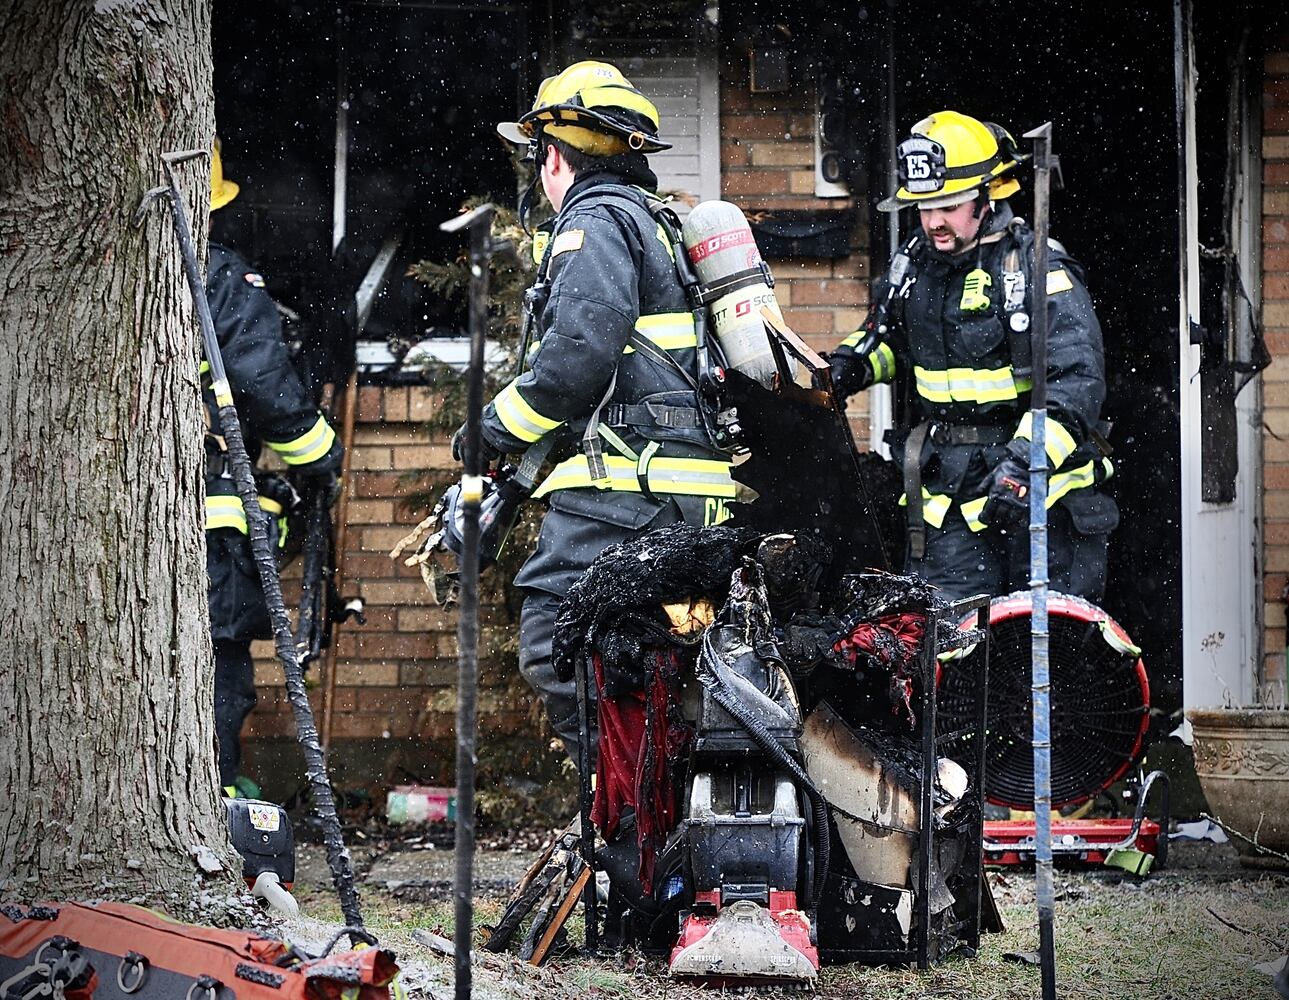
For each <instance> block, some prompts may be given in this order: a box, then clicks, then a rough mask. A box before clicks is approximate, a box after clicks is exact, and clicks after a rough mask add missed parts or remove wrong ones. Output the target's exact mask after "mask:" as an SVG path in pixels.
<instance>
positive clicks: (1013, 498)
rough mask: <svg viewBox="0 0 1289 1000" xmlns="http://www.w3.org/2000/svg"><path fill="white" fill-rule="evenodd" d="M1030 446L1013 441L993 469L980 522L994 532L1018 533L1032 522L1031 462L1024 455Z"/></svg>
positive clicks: (1025, 442)
mask: <svg viewBox="0 0 1289 1000" xmlns="http://www.w3.org/2000/svg"><path fill="white" fill-rule="evenodd" d="M1028 447H1029V442H1028V441H1024V440H1020V441H1013V442H1012V443H1011V444H1009V445H1008V446H1007V454H1006V455H1005V456H1003V460H1002V461H1001V462H999V463H998V464H997V465H996V466H995V467H994V472H993V479H992V481H991V482H990V484H989V497H988V499H986V501H985V506H984V509H983V510H982V511H981V512H980V520H981V521H983V522H984V523H985V524H987V525H989V526H990V527H991V528H1004V529H1013V530H1014V529H1017V528H1019V527H1020V526H1021V525H1023V524H1024V523H1025V522H1026V521H1028V520H1029V462H1028V460H1027V458H1026V457H1024V456H1023V453H1024V452H1025V451H1027V450H1028Z"/></svg>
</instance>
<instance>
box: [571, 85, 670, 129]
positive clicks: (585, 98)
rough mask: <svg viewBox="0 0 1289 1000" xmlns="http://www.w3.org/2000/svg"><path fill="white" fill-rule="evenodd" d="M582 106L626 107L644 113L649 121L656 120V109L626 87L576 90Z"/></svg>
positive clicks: (649, 102)
mask: <svg viewBox="0 0 1289 1000" xmlns="http://www.w3.org/2000/svg"><path fill="white" fill-rule="evenodd" d="M577 96H578V97H580V98H581V99H582V107H584V108H602V107H606V106H607V107H613V108H627V109H628V110H630V111H636V112H639V113H640V114H642V115H644V116H645V117H646V118H648V119H649V120H650V121H651V122H657V121H658V109H657V108H656V107H654V106H653V102H652V101H650V100H649V98H647V97H645V96H644V94H642V93H640V92H639V91H638V90H628V89H627V88H626V87H588V88H587V89H586V90H582V91H579V92H578V95H577Z"/></svg>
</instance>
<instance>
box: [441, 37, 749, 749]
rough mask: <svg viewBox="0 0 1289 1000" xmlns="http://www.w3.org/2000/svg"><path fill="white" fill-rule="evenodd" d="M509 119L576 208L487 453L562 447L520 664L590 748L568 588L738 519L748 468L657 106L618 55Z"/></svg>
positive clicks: (525, 572) (528, 581)
mask: <svg viewBox="0 0 1289 1000" xmlns="http://www.w3.org/2000/svg"><path fill="white" fill-rule="evenodd" d="M498 131H499V132H500V133H501V135H502V136H503V137H504V138H506V139H507V140H509V141H511V142H514V143H516V144H523V145H526V146H527V147H528V150H529V154H530V156H531V158H532V160H533V162H534V166H535V168H536V170H537V171H538V174H537V177H535V178H534V181H533V184H534V187H535V185H536V184H537V182H538V181H540V183H541V185H542V188H543V190H544V192H545V194H546V196H547V198H548V199H549V201H550V203H551V205H552V206H554V208H555V210H556V212H557V213H558V215H557V216H556V218H555V220H554V225H553V227H552V229H551V231H550V235H549V239H548V240H546V241H542V242H544V246H542V242H536V241H535V246H536V247H540V248H541V249H540V253H541V259H540V262H539V265H538V276H537V281H536V284H535V286H534V289H533V290H532V291H530V294H529V298H530V301H532V302H534V305H533V306H532V308H534V310H535V328H536V336H537V346H536V352H535V354H533V353H530V358H531V361H530V367H528V368H527V370H526V371H524V372H523V373H522V374H521V375H519V376H518V377H517V378H516V379H514V380H513V381H512V382H511V383H510V384H509V385H507V386H506V387H505V388H504V389H502V390H501V391H500V392H499V393H498V394H497V395H496V397H495V398H494V399H493V400H492V401H491V402H490V403H488V405H487V406H486V407H485V409H484V413H483V441H482V447H483V453H484V454H483V458H484V460H485V462H489V461H495V460H496V459H497V457H498V456H499V455H502V454H508V455H514V454H518V453H521V452H525V451H527V450H528V449H530V448H533V447H534V446H535V445H538V444H539V443H547V444H551V445H552V447H553V449H554V450H553V454H552V456H551V457H552V458H553V459H554V460H555V465H554V468H553V470H552V471H551V472H550V474H549V475H548V476H547V477H546V479H545V480H543V481H542V482H541V483H539V485H538V486H537V489H536V491H535V492H534V494H533V495H534V497H536V498H539V499H542V498H544V499H545V500H546V501H547V502H548V503H549V510H548V511H547V513H546V515H545V518H544V520H543V523H542V528H541V533H540V536H539V539H538V542H537V548H536V551H535V552H534V553H533V555H532V556H531V557H530V558H529V559H528V561H527V562H526V563H525V564H524V566H523V568H522V569H521V570H520V572H519V574H518V575H517V577H516V578H515V584H516V585H517V586H519V587H521V588H523V589H524V591H525V600H524V605H523V611H522V614H521V619H520V653H519V665H520V671H521V672H522V674H523V676H524V678H525V680H526V681H527V682H528V683H529V685H530V686H531V687H532V688H533V689H534V690H535V691H536V692H537V694H538V695H539V696H540V697H541V699H542V701H543V703H544V705H545V708H546V713H547V716H548V718H549V720H550V724H551V726H552V728H553V729H554V731H555V733H556V734H557V735H558V736H559V738H560V739H561V740H562V741H563V744H564V747H565V749H566V750H567V751H568V753H569V755H570V756H571V757H573V759H574V760H576V759H577V739H578V728H579V719H578V707H577V697H576V691H575V689H574V684H573V681H572V680H571V679H561V678H560V677H558V676H557V675H556V673H555V670H554V668H553V666H552V662H551V637H552V630H553V627H554V624H555V618H556V615H557V613H558V611H559V608H560V604H561V602H562V600H563V598H564V596H565V594H567V592H568V590H569V588H570V587H571V586H572V584H573V583H574V581H576V580H577V579H578V578H579V577H580V576H581V575H582V573H583V571H584V570H585V569H586V568H587V567H588V566H589V565H590V564H591V562H592V561H593V560H594V559H595V557H596V556H597V555H599V554H600V553H601V552H602V551H603V550H604V549H606V548H607V547H608V546H610V545H613V544H614V543H617V542H621V541H624V540H625V539H628V538H631V537H633V536H635V535H637V534H640V533H643V532H645V531H648V530H650V529H652V528H656V527H659V526H662V525H666V524H670V523H674V522H677V521H681V520H684V521H688V522H691V523H698V524H714V523H717V522H718V521H721V520H724V519H725V518H726V517H727V516H728V512H727V508H726V502H727V501H729V500H732V499H733V498H734V495H735V484H734V482H733V480H732V479H731V477H730V463H729V461H728V459H727V457H726V456H725V455H723V454H722V453H721V452H719V451H718V450H717V449H716V447H715V446H714V445H713V444H712V442H711V440H710V438H709V437H708V434H707V432H706V431H705V430H704V422H703V420H702V419H701V417H700V414H699V411H698V399H697V393H696V391H695V387H696V386H697V384H698V379H699V372H698V370H697V369H698V360H697V350H696V348H697V339H696V333H695V328H694V321H693V313H692V312H691V311H690V306H689V303H688V301H687V299H686V296H685V291H684V288H683V287H682V285H681V283H680V279H679V277H678V275H677V271H676V265H675V260H674V256H673V254H674V247H673V245H672V243H671V242H670V240H669V239H668V236H667V233H666V232H665V230H664V227H663V225H662V224H661V223H660V222H659V220H658V219H656V218H655V216H654V215H653V214H652V213H651V211H650V205H651V204H654V205H655V207H656V205H657V196H656V195H655V194H654V193H653V192H654V190H655V189H656V187H657V178H656V177H655V175H654V174H653V172H652V171H651V170H650V169H649V165H648V162H647V160H646V154H648V153H653V152H657V151H659V150H663V149H667V148H669V144H668V143H666V142H663V141H661V140H660V139H659V135H658V132H659V121H658V111H657V109H656V108H655V107H654V105H653V104H652V103H651V102H650V101H649V100H648V98H646V97H645V96H644V95H643V94H641V93H640V92H639V91H638V90H636V89H635V88H634V87H633V86H632V85H631V84H630V82H629V81H628V80H627V79H626V78H624V77H623V75H622V74H621V73H620V72H619V71H618V70H617V69H616V68H615V67H614V66H611V65H609V64H607V63H601V62H579V63H576V64H574V65H572V66H569V67H568V68H567V69H565V70H564V71H563V72H561V73H560V74H559V75H557V76H554V77H550V78H548V79H546V80H545V81H543V83H542V84H541V86H540V88H539V89H538V92H537V98H536V100H535V102H534V104H533V107H532V109H531V110H530V111H529V112H528V113H527V114H525V115H524V116H523V117H522V118H521V119H520V120H519V121H518V122H516V123H503V124H501V125H499V126H498ZM531 192H532V189H531V188H530V191H529V194H528V195H526V196H525V198H524V201H523V203H521V206H520V214H521V219H522V217H523V216H524V215H525V214H526V206H527V203H528V201H529V200H530V198H531ZM539 235H540V234H539ZM463 430H464V429H463ZM463 430H461V431H458V432H457V434H456V436H455V437H454V439H453V453H454V455H455V456H456V457H457V459H458V460H460V459H461V456H462V447H463V438H464V433H463ZM592 736H593V737H594V734H592Z"/></svg>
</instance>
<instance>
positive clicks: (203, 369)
mask: <svg viewBox="0 0 1289 1000" xmlns="http://www.w3.org/2000/svg"><path fill="white" fill-rule="evenodd" d="M208 371H210V362H209V361H207V360H206V359H205V358H202V359H201V364H199V365H198V366H197V374H198V375H205V374H206V373H207V372H208Z"/></svg>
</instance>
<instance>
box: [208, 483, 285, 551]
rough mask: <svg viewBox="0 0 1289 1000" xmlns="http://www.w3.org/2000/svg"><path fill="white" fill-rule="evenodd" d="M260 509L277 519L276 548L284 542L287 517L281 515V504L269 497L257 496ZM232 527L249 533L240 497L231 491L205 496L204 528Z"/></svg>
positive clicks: (210, 529)
mask: <svg viewBox="0 0 1289 1000" xmlns="http://www.w3.org/2000/svg"><path fill="white" fill-rule="evenodd" d="M258 500H259V502H260V510H262V511H264V513H266V514H268V515H269V516H270V517H274V518H276V519H277V527H278V541H277V544H278V548H282V547H283V546H284V545H285V544H286V531H287V519H286V518H285V517H283V516H282V505H281V504H280V503H278V502H277V501H276V500H274V499H272V498H271V497H266V496H262V495H261V496H259V497H258ZM216 528H232V529H234V530H235V531H240V532H241V533H242V534H243V535H247V534H250V530H249V527H248V525H247V523H246V511H245V510H244V509H243V508H242V498H241V497H239V496H237V495H236V494H232V493H221V494H217V495H215V496H208V497H206V530H207V531H214V530H215V529H216Z"/></svg>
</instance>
